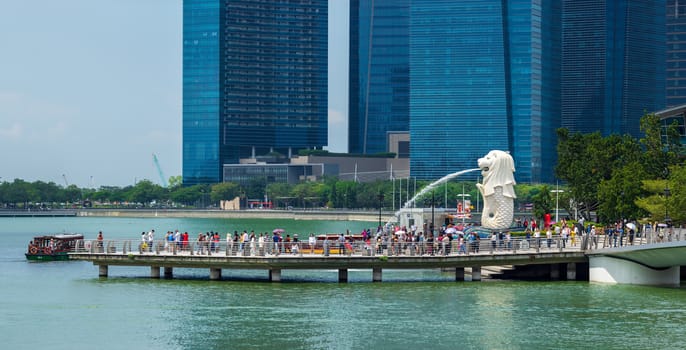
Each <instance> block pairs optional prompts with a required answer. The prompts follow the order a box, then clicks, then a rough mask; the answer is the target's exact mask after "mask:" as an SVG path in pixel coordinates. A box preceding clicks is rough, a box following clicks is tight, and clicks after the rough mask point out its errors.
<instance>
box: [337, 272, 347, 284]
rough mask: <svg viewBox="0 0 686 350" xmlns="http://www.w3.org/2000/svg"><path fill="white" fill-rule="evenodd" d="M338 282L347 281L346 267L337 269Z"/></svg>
mask: <svg viewBox="0 0 686 350" xmlns="http://www.w3.org/2000/svg"><path fill="white" fill-rule="evenodd" d="M338 282H340V283H347V282H348V269H338Z"/></svg>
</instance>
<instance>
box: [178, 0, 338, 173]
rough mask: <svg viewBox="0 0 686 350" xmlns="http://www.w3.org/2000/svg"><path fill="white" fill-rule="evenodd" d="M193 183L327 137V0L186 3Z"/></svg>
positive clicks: (187, 158) (187, 168)
mask: <svg viewBox="0 0 686 350" xmlns="http://www.w3.org/2000/svg"><path fill="white" fill-rule="evenodd" d="M183 12H184V14H183V16H184V24H183V182H184V184H186V185H189V184H190V185H192V184H197V183H214V182H220V181H221V169H222V165H223V164H229V163H237V162H238V160H239V158H243V157H251V156H252V157H254V156H259V155H265V154H268V153H271V152H279V153H281V154H283V155H291V154H292V153H293V152H297V150H299V149H306V148H321V147H323V146H325V145H326V143H327V128H328V125H327V121H328V117H327V114H328V111H327V96H328V94H327V88H328V82H327V65H328V63H327V51H328V25H327V23H328V4H327V1H325V0H184V11H183Z"/></svg>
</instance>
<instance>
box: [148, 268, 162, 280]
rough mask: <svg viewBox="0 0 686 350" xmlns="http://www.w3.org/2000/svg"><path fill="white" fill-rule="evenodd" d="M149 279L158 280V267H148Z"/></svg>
mask: <svg viewBox="0 0 686 350" xmlns="http://www.w3.org/2000/svg"><path fill="white" fill-rule="evenodd" d="M150 277H151V278H160V267H159V266H150Z"/></svg>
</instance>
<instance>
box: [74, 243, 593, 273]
mask: <svg viewBox="0 0 686 350" xmlns="http://www.w3.org/2000/svg"><path fill="white" fill-rule="evenodd" d="M98 243H101V245H98ZM570 243H571V242H568V243H567V244H566V245H565V244H563V242H562V240H561V239H559V238H555V239H553V240H551V242H550V246H548V242H547V240H545V239H539V240H535V239H530V240H526V239H519V238H513V239H512V240H510V241H505V240H502V241H490V240H486V239H483V240H481V241H480V242H478V243H469V242H466V244H464V245H462V246H460V245H459V244H458V243H457V241H451V242H448V241H446V242H445V243H440V242H438V243H433V244H427V243H419V242H415V243H397V244H393V243H389V244H377V243H375V242H374V243H369V244H367V243H365V242H362V241H357V242H349V246H348V248H344V249H339V246H338V242H333V241H331V242H330V243H329V244H324V242H321V241H318V242H317V244H316V246H315V247H313V248H311V247H310V246H309V245H308V244H307V243H304V242H299V243H297V244H296V243H292V242H291V243H284V242H282V243H279V244H275V243H273V242H272V243H266V242H265V243H264V244H262V245H260V244H259V243H257V242H254V243H251V242H248V243H245V244H241V243H234V244H227V243H226V242H219V243H214V244H213V243H210V242H203V243H198V242H189V243H188V244H187V245H185V246H184V245H177V244H174V243H167V244H166V245H165V242H155V243H154V244H153V245H152V248H145V246H142V245H141V244H140V242H139V241H134V240H124V241H104V242H97V241H82V242H80V243H79V244H78V245H77V248H76V250H75V251H74V252H73V253H70V258H71V259H72V260H85V261H91V262H93V264H95V265H98V266H99V269H100V270H99V274H100V276H102V277H106V276H107V274H108V267H109V266H149V267H150V268H151V277H160V269H164V276H165V277H172V275H173V268H207V269H209V270H210V279H220V278H221V270H222V269H263V270H268V271H269V279H270V280H271V281H279V280H280V275H281V270H282V269H315V270H322V269H325V270H330V269H338V271H339V281H341V282H345V281H347V270H348V269H353V268H354V269H372V280H373V281H381V279H382V269H436V268H441V269H443V270H446V269H455V279H456V280H464V268H465V267H468V268H471V274H472V280H474V281H478V280H480V279H481V278H480V271H481V267H482V266H504V265H532V264H535V265H558V264H563V265H565V269H564V270H565V271H568V270H570V268H569V266H567V265H568V264H576V263H585V262H586V261H587V259H586V257H585V254H584V252H583V250H582V249H581V244H580V242H578V243H576V244H575V245H571V244H570ZM350 248H352V249H350ZM571 270H574V268H571ZM558 274H559V273H558Z"/></svg>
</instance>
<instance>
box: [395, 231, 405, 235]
mask: <svg viewBox="0 0 686 350" xmlns="http://www.w3.org/2000/svg"><path fill="white" fill-rule="evenodd" d="M395 234H396V235H404V234H405V231H403V230H398V231H395Z"/></svg>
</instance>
